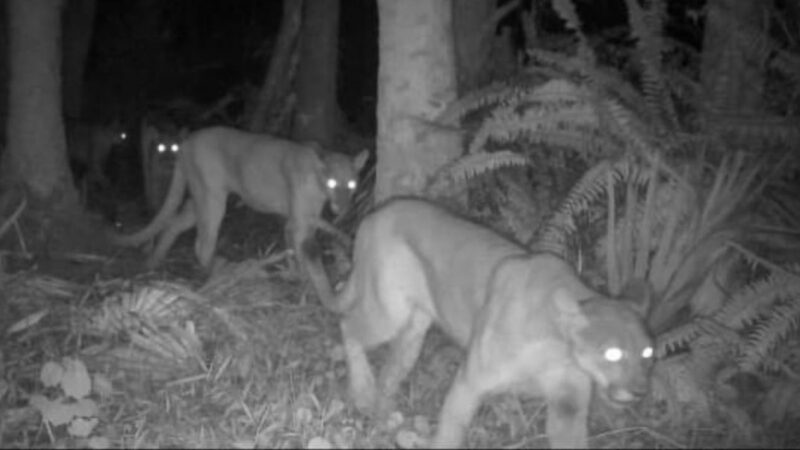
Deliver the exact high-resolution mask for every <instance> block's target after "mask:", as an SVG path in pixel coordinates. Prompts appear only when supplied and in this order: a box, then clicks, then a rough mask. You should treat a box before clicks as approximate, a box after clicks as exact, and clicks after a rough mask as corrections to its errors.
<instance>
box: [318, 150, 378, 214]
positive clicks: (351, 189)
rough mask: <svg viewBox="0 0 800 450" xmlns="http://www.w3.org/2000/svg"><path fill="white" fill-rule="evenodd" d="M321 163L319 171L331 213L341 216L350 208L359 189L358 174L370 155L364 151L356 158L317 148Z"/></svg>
mask: <svg viewBox="0 0 800 450" xmlns="http://www.w3.org/2000/svg"><path fill="white" fill-rule="evenodd" d="M315 150H316V151H317V155H318V156H319V160H320V162H321V164H320V167H319V169H318V174H319V177H320V182H321V183H322V185H323V187H324V189H325V194H326V196H327V197H328V203H329V204H330V207H331V211H333V213H334V214H337V215H338V214H341V213H343V212H344V211H347V209H348V208H349V207H350V203H351V202H352V200H353V194H355V191H356V188H357V187H358V172H359V171H360V170H361V168H362V167H364V164H365V163H366V161H367V157H368V156H369V153H368V152H367V151H366V150H364V151H362V152H361V153H359V154H358V155H357V156H355V157H354V158H351V157H350V156H347V155H343V154H341V153H334V152H322V151H321V150H320V149H319V148H318V147H316V148H315Z"/></svg>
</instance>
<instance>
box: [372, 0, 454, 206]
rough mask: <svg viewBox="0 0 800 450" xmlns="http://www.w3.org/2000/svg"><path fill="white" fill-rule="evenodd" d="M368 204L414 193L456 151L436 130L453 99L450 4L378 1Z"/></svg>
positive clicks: (444, 1)
mask: <svg viewBox="0 0 800 450" xmlns="http://www.w3.org/2000/svg"><path fill="white" fill-rule="evenodd" d="M378 17H379V25H380V37H379V52H380V64H379V68H378V136H377V153H378V154H377V156H378V158H377V165H376V183H375V201H376V202H380V201H382V200H384V199H386V198H388V197H390V196H393V195H396V194H403V193H419V192H421V191H422V190H423V188H424V187H425V185H426V183H427V181H428V179H429V177H430V176H431V175H432V174H433V173H434V171H436V170H437V169H438V168H439V167H441V166H442V165H443V164H445V163H446V162H447V161H449V160H451V159H453V158H454V157H456V156H458V155H459V154H460V151H461V147H460V139H459V137H458V135H457V134H455V133H451V132H447V131H443V130H442V128H441V127H439V126H438V125H437V124H436V119H437V117H438V115H439V114H440V113H441V111H442V110H443V109H444V108H445V107H446V106H447V105H448V104H449V103H450V102H451V101H453V100H454V99H455V97H456V79H455V54H454V53H455V51H454V49H453V32H452V5H451V2H450V0H414V1H396V0H379V1H378Z"/></svg>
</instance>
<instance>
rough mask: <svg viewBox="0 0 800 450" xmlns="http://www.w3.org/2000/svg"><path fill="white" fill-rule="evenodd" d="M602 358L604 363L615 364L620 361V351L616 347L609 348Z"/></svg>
mask: <svg viewBox="0 0 800 450" xmlns="http://www.w3.org/2000/svg"><path fill="white" fill-rule="evenodd" d="M603 357H604V358H605V359H606V361H611V362H617V361H619V360H621V359H622V350H620V349H619V348H617V347H610V348H607V349H606V352H605V353H604V354H603Z"/></svg>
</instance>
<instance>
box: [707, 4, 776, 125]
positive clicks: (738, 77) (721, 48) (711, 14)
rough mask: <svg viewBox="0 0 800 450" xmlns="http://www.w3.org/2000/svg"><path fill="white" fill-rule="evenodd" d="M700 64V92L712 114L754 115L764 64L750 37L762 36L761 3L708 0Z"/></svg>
mask: <svg viewBox="0 0 800 450" xmlns="http://www.w3.org/2000/svg"><path fill="white" fill-rule="evenodd" d="M707 8H708V9H707V10H708V12H707V15H706V26H705V35H704V36H703V53H702V61H701V68H700V70H701V74H700V78H701V82H702V84H703V88H704V89H703V90H704V91H705V92H707V93H709V98H708V99H707V103H708V105H709V106H710V108H711V109H712V110H714V111H743V110H744V111H758V110H760V109H761V102H762V99H763V98H764V97H763V92H764V75H765V74H764V61H763V59H762V58H761V55H759V54H758V53H759V52H762V50H761V48H760V47H759V46H758V45H756V44H755V43H754V39H753V37H754V36H759V35H761V34H762V33H763V27H762V26H761V20H762V17H763V12H764V2H760V1H757V0H710V1H709V2H708V4H707Z"/></svg>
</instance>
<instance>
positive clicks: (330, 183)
mask: <svg viewBox="0 0 800 450" xmlns="http://www.w3.org/2000/svg"><path fill="white" fill-rule="evenodd" d="M338 184H339V183H338V182H336V180H334V179H333V178H328V181H327V182H325V185H327V186H328V189H336V186H337V185H338Z"/></svg>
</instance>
